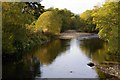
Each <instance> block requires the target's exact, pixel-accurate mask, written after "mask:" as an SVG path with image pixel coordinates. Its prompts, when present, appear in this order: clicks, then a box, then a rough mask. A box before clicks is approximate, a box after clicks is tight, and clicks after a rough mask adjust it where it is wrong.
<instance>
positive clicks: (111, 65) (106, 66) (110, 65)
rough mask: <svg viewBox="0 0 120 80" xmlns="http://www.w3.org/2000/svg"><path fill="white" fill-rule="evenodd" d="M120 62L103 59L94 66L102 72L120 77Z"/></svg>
mask: <svg viewBox="0 0 120 80" xmlns="http://www.w3.org/2000/svg"><path fill="white" fill-rule="evenodd" d="M119 66H120V63H119V62H113V61H112V62H111V61H104V62H102V63H101V64H96V68H98V69H100V70H101V71H102V72H103V73H105V74H108V75H111V76H113V78H114V77H115V78H118V79H120V75H119V74H120V68H119Z"/></svg>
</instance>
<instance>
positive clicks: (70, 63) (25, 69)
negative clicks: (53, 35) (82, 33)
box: [3, 38, 109, 80]
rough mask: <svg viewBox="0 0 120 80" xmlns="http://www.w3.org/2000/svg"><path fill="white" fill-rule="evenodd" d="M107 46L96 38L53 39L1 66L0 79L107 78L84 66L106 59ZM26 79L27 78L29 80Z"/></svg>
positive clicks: (97, 71)
mask: <svg viewBox="0 0 120 80" xmlns="http://www.w3.org/2000/svg"><path fill="white" fill-rule="evenodd" d="M106 49H107V43H105V42H104V41H102V40H100V39H99V38H91V39H84V40H82V41H80V40H77V39H72V40H53V41H51V42H50V43H48V44H45V45H42V46H38V47H36V48H35V49H34V50H32V51H31V52H30V53H26V55H25V56H23V58H22V59H20V60H19V61H14V62H8V63H7V64H4V65H3V77H4V78H10V77H14V78H20V79H21V80H22V78H28V77H29V78H31V79H34V78H98V77H100V78H101V77H107V76H106V75H105V74H103V73H102V72H100V71H99V70H97V69H95V68H90V67H88V66H87V63H89V62H90V61H91V60H92V61H95V62H98V63H100V62H102V61H105V60H109V56H108V55H107V54H106V52H105V51H106ZM29 80H30V79H29Z"/></svg>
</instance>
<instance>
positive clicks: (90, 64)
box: [87, 62, 95, 67]
mask: <svg viewBox="0 0 120 80" xmlns="http://www.w3.org/2000/svg"><path fill="white" fill-rule="evenodd" d="M87 65H88V66H90V67H93V66H95V64H94V63H93V62H90V63H88V64H87Z"/></svg>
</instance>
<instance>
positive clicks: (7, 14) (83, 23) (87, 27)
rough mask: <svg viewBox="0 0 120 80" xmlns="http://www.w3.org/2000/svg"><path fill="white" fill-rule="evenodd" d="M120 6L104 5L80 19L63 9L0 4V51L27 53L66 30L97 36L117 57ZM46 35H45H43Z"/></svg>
mask: <svg viewBox="0 0 120 80" xmlns="http://www.w3.org/2000/svg"><path fill="white" fill-rule="evenodd" d="M118 6H120V2H109V0H108V1H106V3H105V4H103V5H102V6H101V7H97V6H96V7H95V8H94V9H93V10H86V11H85V12H83V13H82V14H80V15H77V14H74V13H72V12H71V11H70V10H67V9H58V8H49V9H46V10H45V9H44V6H42V5H41V4H40V3H28V2H26V3H7V2H5V3H3V5H2V8H3V11H2V14H3V16H2V20H3V28H2V29H3V31H2V34H3V37H2V40H3V42H2V45H3V46H2V49H3V52H5V53H14V52H19V51H24V50H29V49H31V48H32V47H33V46H35V45H37V44H42V43H43V42H45V41H47V40H48V39H49V37H48V34H51V35H56V34H59V33H60V32H64V31H66V30H68V29H74V30H77V31H80V32H97V33H98V34H99V37H100V38H101V39H104V40H105V41H108V44H109V49H108V51H109V52H111V53H119V52H120V50H119V48H118V41H119V40H120V39H119V37H118V30H119V28H118V27H119V26H120V24H119V20H118V19H119V16H118V14H119V13H120V11H119V7H118ZM46 33H48V34H46Z"/></svg>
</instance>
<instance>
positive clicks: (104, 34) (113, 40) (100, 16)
mask: <svg viewBox="0 0 120 80" xmlns="http://www.w3.org/2000/svg"><path fill="white" fill-rule="evenodd" d="M118 6H120V4H119V2H106V3H105V4H104V5H103V7H101V8H99V9H98V10H97V11H96V12H95V13H94V14H93V16H94V19H93V21H94V22H95V23H96V27H97V28H98V29H99V36H100V38H102V39H104V40H107V41H108V43H109V49H108V51H109V52H111V53H119V52H120V49H119V48H118V27H119V26H120V25H119V24H118V23H119V20H118V18H119V16H118V14H119V13H120V11H119V8H118Z"/></svg>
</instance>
